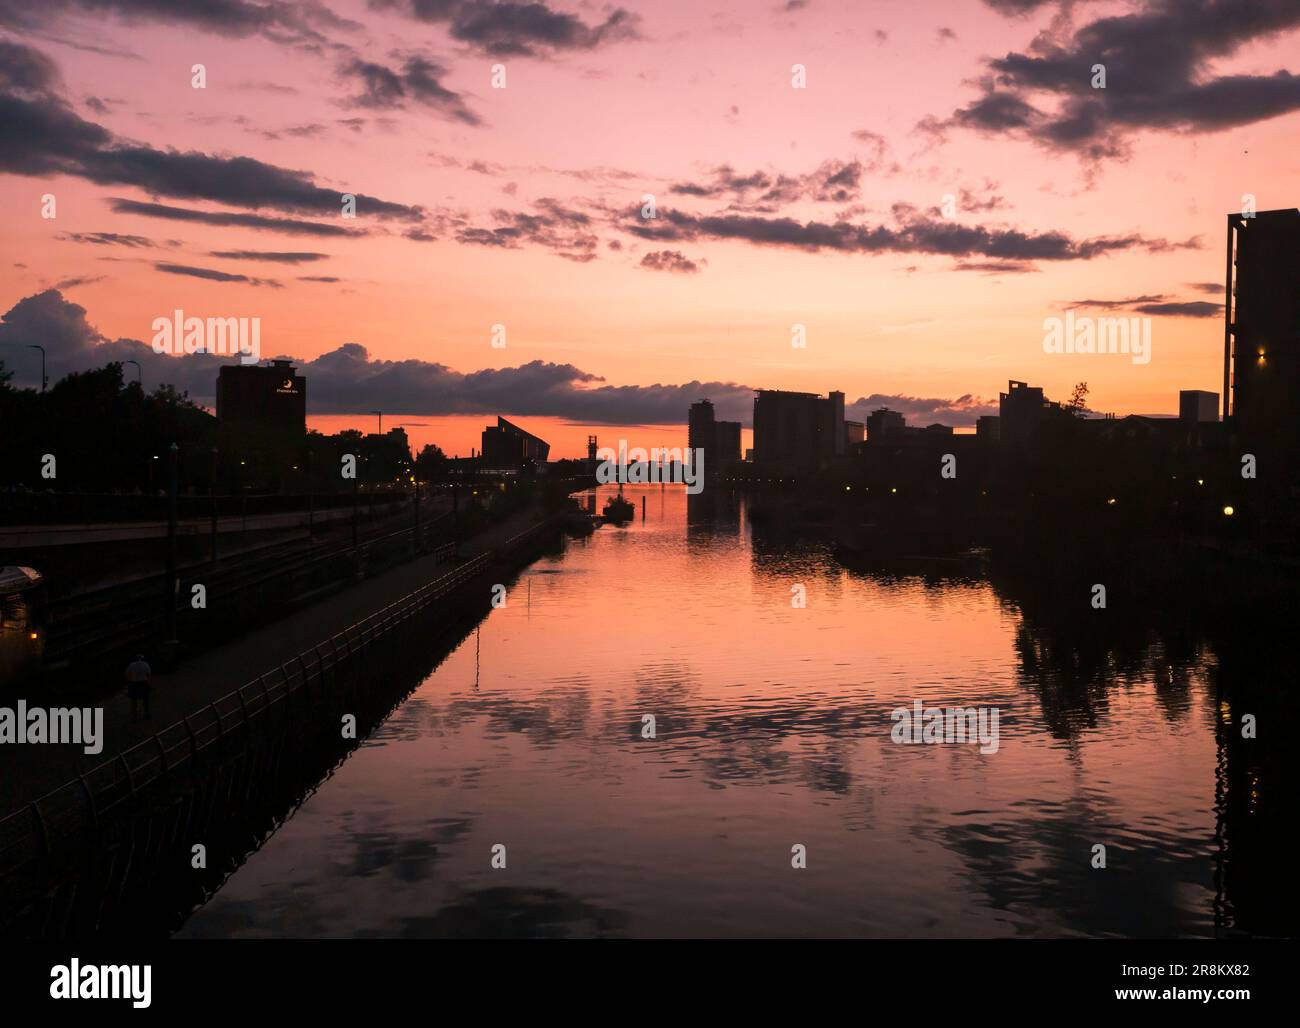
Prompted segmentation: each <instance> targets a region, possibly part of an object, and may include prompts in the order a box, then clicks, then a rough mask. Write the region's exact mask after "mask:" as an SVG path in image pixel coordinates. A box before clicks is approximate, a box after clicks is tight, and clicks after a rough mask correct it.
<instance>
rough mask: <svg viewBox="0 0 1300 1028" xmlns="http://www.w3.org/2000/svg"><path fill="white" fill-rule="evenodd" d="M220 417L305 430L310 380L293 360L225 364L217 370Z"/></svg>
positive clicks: (230, 421) (231, 421)
mask: <svg viewBox="0 0 1300 1028" xmlns="http://www.w3.org/2000/svg"><path fill="white" fill-rule="evenodd" d="M217 420H218V421H220V422H222V423H224V424H228V425H243V426H255V427H259V428H279V429H283V430H287V431H291V432H302V433H306V431H307V380H306V379H305V378H303V377H302V376H301V375H299V374H298V373H297V371H296V370H295V368H294V365H293V362H292V361H286V360H274V361H271V362H270V363H269V364H266V365H262V364H223V365H222V366H221V369H220V371H218V372H217Z"/></svg>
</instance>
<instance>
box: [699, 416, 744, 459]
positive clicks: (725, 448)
mask: <svg viewBox="0 0 1300 1028" xmlns="http://www.w3.org/2000/svg"><path fill="white" fill-rule="evenodd" d="M710 460H711V462H712V463H711V466H712V468H713V470H715V471H721V470H723V468H725V467H726V466H727V465H728V464H734V463H735V462H736V461H738V460H740V422H739V421H715V422H714V423H713V453H712V454H710ZM706 466H708V465H706Z"/></svg>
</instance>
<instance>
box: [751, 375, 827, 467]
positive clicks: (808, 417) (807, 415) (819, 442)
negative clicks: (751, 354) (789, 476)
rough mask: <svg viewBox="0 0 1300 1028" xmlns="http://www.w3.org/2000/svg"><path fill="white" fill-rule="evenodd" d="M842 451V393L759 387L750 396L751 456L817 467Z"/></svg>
mask: <svg viewBox="0 0 1300 1028" xmlns="http://www.w3.org/2000/svg"><path fill="white" fill-rule="evenodd" d="M845 450H846V440H845V432H844V394H843V393H840V392H832V393H830V394H828V395H827V396H825V397H822V396H818V395H817V394H816V393H795V392H787V391H785V390H782V389H760V390H759V391H758V393H757V395H755V397H754V459H755V460H756V461H759V462H763V463H784V464H787V465H790V466H792V467H805V468H808V467H818V466H820V465H822V464H825V463H827V462H828V461H830V460H833V459H834V458H836V457H842V456H843V455H844V453H845Z"/></svg>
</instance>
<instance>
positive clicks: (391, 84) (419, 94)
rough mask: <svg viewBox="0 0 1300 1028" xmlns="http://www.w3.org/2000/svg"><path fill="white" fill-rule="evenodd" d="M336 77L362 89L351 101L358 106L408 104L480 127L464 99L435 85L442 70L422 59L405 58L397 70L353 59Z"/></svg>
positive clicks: (443, 70) (384, 106) (395, 106)
mask: <svg viewBox="0 0 1300 1028" xmlns="http://www.w3.org/2000/svg"><path fill="white" fill-rule="evenodd" d="M340 74H342V75H343V76H344V77H345V78H348V79H353V80H355V81H356V82H357V83H358V84H360V86H361V87H362V91H361V93H360V94H358V95H357V96H355V97H354V98H353V100H352V102H353V103H355V104H357V105H358V106H361V107H371V108H379V109H390V108H403V107H405V106H406V104H407V102H408V101H412V102H415V103H418V104H421V105H422V106H424V107H428V108H431V109H432V110H436V111H438V112H440V113H442V114H444V115H446V116H447V117H449V118H452V119H454V120H456V121H460V122H463V123H465V124H466V125H479V124H481V121H480V119H479V117H478V115H476V114H475V113H474V112H473V111H471V110H470V109H469V108H468V107H467V106H466V105H465V101H464V98H463V97H462V96H461V95H460V94H459V93H455V92H453V91H452V90H450V89H448V88H447V87H446V86H444V85H443V84H442V83H441V82H440V81H439V79H440V78H441V77H442V76H443V75H445V74H446V69H445V68H443V67H442V66H441V65H438V64H435V63H434V62H432V61H430V60H428V59H426V58H424V57H418V56H413V57H408V58H407V59H406V60H405V62H404V63H403V64H402V65H401V66H400V68H398V69H393V68H389V67H388V66H387V65H383V64H377V63H375V62H373V61H363V60H360V59H357V60H353V61H350V62H349V63H347V64H345V65H344V66H343V67H342V68H341V69H340Z"/></svg>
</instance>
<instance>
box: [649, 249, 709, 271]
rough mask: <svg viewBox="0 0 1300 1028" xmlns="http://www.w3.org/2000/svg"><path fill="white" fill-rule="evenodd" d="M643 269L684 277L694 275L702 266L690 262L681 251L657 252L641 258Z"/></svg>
mask: <svg viewBox="0 0 1300 1028" xmlns="http://www.w3.org/2000/svg"><path fill="white" fill-rule="evenodd" d="M641 267H643V268H649V269H650V270H651V271H675V272H678V273H680V274H684V275H693V274H695V272H697V271H699V270H700V266H699V265H698V264H696V263H695V262H694V261H693V260H690V259H688V258H687V257H686V255H685V254H683V253H682V252H681V251H680V250H655V251H654V252H652V253H648V254H646V255H645V256H644V257H642V258H641Z"/></svg>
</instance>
